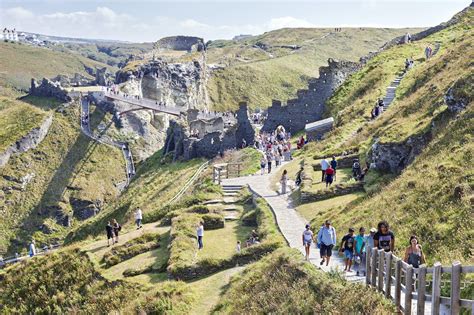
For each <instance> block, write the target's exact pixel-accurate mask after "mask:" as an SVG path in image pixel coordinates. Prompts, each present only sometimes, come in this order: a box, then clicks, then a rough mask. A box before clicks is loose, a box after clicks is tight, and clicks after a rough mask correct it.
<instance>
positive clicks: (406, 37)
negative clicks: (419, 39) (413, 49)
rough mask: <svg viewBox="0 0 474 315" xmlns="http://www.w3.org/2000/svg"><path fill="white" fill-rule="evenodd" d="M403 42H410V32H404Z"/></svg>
mask: <svg viewBox="0 0 474 315" xmlns="http://www.w3.org/2000/svg"><path fill="white" fill-rule="evenodd" d="M404 42H405V44H409V43H410V42H411V35H410V33H406V34H405V37H404Z"/></svg>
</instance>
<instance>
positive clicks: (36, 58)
mask: <svg viewBox="0 0 474 315" xmlns="http://www.w3.org/2000/svg"><path fill="white" fill-rule="evenodd" d="M86 66H87V67H90V68H93V69H94V68H95V67H100V68H102V67H105V66H107V65H106V64H103V63H100V62H97V61H93V60H91V59H88V58H86V57H83V56H81V55H79V54H75V53H71V52H70V51H69V52H67V53H66V52H57V51H52V50H50V49H47V48H39V47H32V46H28V45H24V44H19V43H5V42H0V69H1V71H0V85H2V86H11V87H14V88H17V89H23V90H26V89H29V87H30V80H31V78H36V79H42V78H43V77H46V78H52V77H55V76H57V75H58V74H63V75H68V76H74V74H75V73H79V74H81V75H83V76H85V77H90V78H91V79H93V78H92V76H90V75H89V74H88V73H87V72H86V70H85V67H86Z"/></svg>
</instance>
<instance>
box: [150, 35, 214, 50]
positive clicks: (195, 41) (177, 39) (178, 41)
mask: <svg viewBox="0 0 474 315" xmlns="http://www.w3.org/2000/svg"><path fill="white" fill-rule="evenodd" d="M155 47H156V48H158V49H159V48H162V49H172V50H184V51H202V50H204V49H205V45H204V40H203V39H202V38H199V37H193V36H170V37H164V38H162V39H160V40H158V41H157V42H156V44H155Z"/></svg>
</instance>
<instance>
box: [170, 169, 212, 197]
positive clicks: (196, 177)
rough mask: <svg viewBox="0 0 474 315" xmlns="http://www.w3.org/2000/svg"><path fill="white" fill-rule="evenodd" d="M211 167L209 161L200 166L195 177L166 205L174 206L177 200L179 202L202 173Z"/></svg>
mask: <svg viewBox="0 0 474 315" xmlns="http://www.w3.org/2000/svg"><path fill="white" fill-rule="evenodd" d="M208 166H209V161H206V162H204V163H203V164H201V166H199V168H198V169H197V170H196V172H195V173H194V175H193V176H192V177H191V178H190V179H189V180H188V181H187V182H186V184H185V185H184V186H183V188H181V189H180V190H179V192H178V193H177V194H176V195H175V196H174V197H173V198H171V199H170V200H169V201H168V202H167V203H166V205H169V204H172V203H173V202H175V201H176V200H179V198H181V197H182V196H183V195H184V193H185V192H186V191H187V190H188V188H189V187H190V186H191V185H192V184H194V182H195V181H196V180H197V179H198V177H199V175H201V173H202V172H203V171H204V170H205V169H206V168H207V167H208Z"/></svg>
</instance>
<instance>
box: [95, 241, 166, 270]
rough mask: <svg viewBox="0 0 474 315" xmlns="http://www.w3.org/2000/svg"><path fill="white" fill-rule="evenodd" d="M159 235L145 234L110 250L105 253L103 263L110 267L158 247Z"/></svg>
mask: <svg viewBox="0 0 474 315" xmlns="http://www.w3.org/2000/svg"><path fill="white" fill-rule="evenodd" d="M159 242H160V235H159V234H158V233H146V234H143V235H141V236H139V237H137V238H134V239H132V240H130V241H128V242H126V243H125V244H123V245H120V246H116V247H114V248H112V249H111V250H110V251H109V252H107V253H105V255H104V257H103V261H104V262H105V265H106V267H111V266H114V265H117V264H119V263H121V262H122V261H124V260H127V259H130V258H132V257H135V256H137V255H139V254H142V253H145V252H147V251H149V250H152V249H155V248H158V247H159V246H160V244H159Z"/></svg>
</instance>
